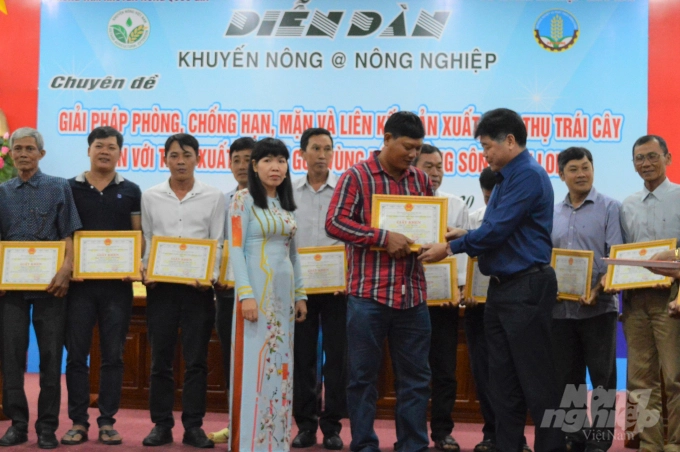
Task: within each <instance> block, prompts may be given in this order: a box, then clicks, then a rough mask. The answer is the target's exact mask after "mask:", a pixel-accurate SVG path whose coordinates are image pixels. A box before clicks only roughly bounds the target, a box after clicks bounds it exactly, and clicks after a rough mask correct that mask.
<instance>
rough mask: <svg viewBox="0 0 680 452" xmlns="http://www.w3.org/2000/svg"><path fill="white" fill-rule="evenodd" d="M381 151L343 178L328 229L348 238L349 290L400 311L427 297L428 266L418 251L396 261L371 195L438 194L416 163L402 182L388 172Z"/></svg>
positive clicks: (344, 239) (332, 201)
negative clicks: (377, 224) (375, 219)
mask: <svg viewBox="0 0 680 452" xmlns="http://www.w3.org/2000/svg"><path fill="white" fill-rule="evenodd" d="M379 154H380V151H375V152H373V153H372V154H371V155H370V156H369V158H368V159H367V160H365V161H363V162H360V163H357V164H356V165H354V166H353V167H351V168H350V169H348V170H347V171H346V172H345V173H344V174H343V175H342V176H341V177H340V180H339V181H338V183H337V185H336V187H335V192H334V193H333V198H332V199H331V203H330V206H329V208H328V214H327V216H326V232H327V233H328V235H329V236H331V237H334V238H336V239H338V240H341V241H343V242H345V249H346V250H347V261H348V265H349V271H348V273H349V278H348V281H347V292H348V293H349V294H350V295H354V296H355V297H360V298H369V299H372V300H375V301H377V302H378V303H382V304H384V305H387V306H389V307H392V308H395V309H408V308H412V307H414V306H417V305H419V304H420V303H423V302H425V300H427V285H426V283H425V274H424V272H423V266H422V264H421V263H420V262H418V260H417V259H416V258H417V255H416V254H415V253H412V254H410V255H408V256H407V257H405V258H403V259H392V258H391V257H390V256H389V255H388V254H387V253H386V252H385V251H373V250H371V249H370V248H371V246H380V247H385V246H386V245H387V241H388V232H387V231H386V230H383V229H376V228H372V227H371V226H370V224H371V202H372V201H371V199H372V196H373V194H374V193H376V194H384V195H411V196H433V195H434V193H433V191H432V186H431V185H430V181H429V179H428V178H427V175H426V174H425V173H424V172H422V171H420V170H419V169H417V168H415V167H410V168H409V169H408V170H406V171H405V172H404V173H403V175H402V176H401V178H400V179H399V180H395V179H393V178H392V176H390V175H389V174H387V172H386V171H385V170H384V169H383V168H382V166H381V165H380V162H379V161H378V155H379Z"/></svg>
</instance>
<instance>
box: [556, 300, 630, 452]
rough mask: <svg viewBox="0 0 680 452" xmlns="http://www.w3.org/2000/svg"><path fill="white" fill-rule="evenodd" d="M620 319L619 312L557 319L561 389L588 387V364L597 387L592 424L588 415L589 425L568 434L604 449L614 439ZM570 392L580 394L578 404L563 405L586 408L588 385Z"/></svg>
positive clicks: (573, 439)
mask: <svg viewBox="0 0 680 452" xmlns="http://www.w3.org/2000/svg"><path fill="white" fill-rule="evenodd" d="M564 303H568V302H564ZM617 320H618V312H607V313H605V314H601V315H598V316H595V317H591V318H588V319H580V320H575V319H573V320H572V319H555V320H553V330H552V331H553V343H554V344H555V369H556V370H557V382H558V388H559V391H560V393H562V392H564V390H565V388H566V386H567V385H573V386H574V387H575V388H576V389H578V388H579V386H583V388H585V384H586V367H587V368H588V371H589V372H590V379H591V381H592V383H593V388H594V390H593V400H596V402H595V403H594V404H593V406H592V411H591V418H592V428H591V423H590V422H589V421H588V418H587V417H586V418H585V420H586V422H587V425H586V426H584V428H581V429H579V430H578V431H575V432H573V431H572V432H568V433H567V437H568V438H570V439H571V440H572V441H575V442H579V443H587V444H589V445H594V446H596V447H597V448H599V449H603V450H608V449H609V448H610V447H611V445H612V441H613V439H614V420H615V416H616V414H615V413H616V405H615V403H616V324H617ZM570 394H571V395H574V396H576V395H578V398H579V400H578V401H575V400H572V401H573V402H576V403H575V405H576V406H571V407H565V406H563V407H562V408H566V409H569V408H572V409H586V408H585V407H586V403H587V393H586V391H585V389H583V391H576V390H574V391H570ZM598 405H599V406H598ZM577 428H578V427H577ZM571 430H573V429H571Z"/></svg>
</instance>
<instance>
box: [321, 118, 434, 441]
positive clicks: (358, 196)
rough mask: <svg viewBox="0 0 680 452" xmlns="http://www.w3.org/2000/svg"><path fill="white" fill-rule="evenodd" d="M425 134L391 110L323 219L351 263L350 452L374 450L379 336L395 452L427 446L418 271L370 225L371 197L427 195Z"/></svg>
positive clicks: (424, 334)
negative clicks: (392, 394) (380, 137)
mask: <svg viewBox="0 0 680 452" xmlns="http://www.w3.org/2000/svg"><path fill="white" fill-rule="evenodd" d="M424 136H425V130H424V128H423V125H422V122H421V121H420V118H419V117H418V116H416V115H415V114H413V113H410V112H397V113H394V114H393V115H392V116H390V118H389V119H388V120H387V122H386V123H385V135H384V145H383V148H382V150H380V151H375V152H373V153H372V154H371V155H369V157H368V158H367V159H366V160H365V161H363V162H360V163H358V164H356V165H354V166H353V167H352V168H350V169H349V170H347V171H346V172H345V173H344V174H343V175H342V176H341V177H340V180H339V181H338V183H337V185H336V188H335V192H334V194H333V198H332V200H331V203H330V206H329V209H328V215H327V217H326V232H327V233H328V235H329V236H331V237H333V238H336V239H338V240H341V241H343V242H345V244H346V250H347V256H348V264H349V272H348V274H349V277H348V281H347V292H348V295H349V297H348V305H347V346H348V364H349V385H348V387H347V405H348V410H349V419H350V427H351V430H352V442H351V444H350V450H352V451H379V450H380V449H379V447H378V437H377V436H376V434H375V430H374V429H373V420H374V418H375V413H376V401H377V397H378V390H377V388H376V383H377V380H378V372H379V370H380V363H381V361H382V360H381V358H382V347H383V343H384V342H385V339H388V343H389V347H390V355H391V357H392V362H393V365H394V370H395V377H396V382H395V388H396V391H397V407H396V425H397V443H396V444H395V449H396V450H397V451H408V452H418V451H424V450H427V448H428V445H429V440H428V437H427V401H428V399H429V396H430V389H429V383H430V376H431V375H430V368H429V365H428V362H427V357H428V354H429V350H430V318H429V313H428V310H427V305H426V303H425V301H426V299H427V295H426V283H425V275H424V273H423V267H422V265H421V263H420V262H418V260H417V259H416V257H417V256H416V254H415V253H413V254H412V253H411V250H410V245H411V244H412V243H413V241H412V240H410V239H408V238H407V237H406V236H404V235H402V234H399V233H397V232H391V231H386V230H383V229H376V228H372V227H371V226H370V224H371V209H372V205H371V198H372V195H373V194H374V193H376V194H386V195H411V196H433V194H434V193H433V190H432V186H431V184H430V181H429V179H428V177H427V175H426V174H425V173H424V172H422V171H421V170H419V169H417V168H415V167H412V166H411V164H412V163H413V161H414V160H415V159H416V157H417V156H418V155H419V153H420V149H421V147H422V145H423V137H424ZM372 247H380V248H383V250H381V251H378V250H375V249H372Z"/></svg>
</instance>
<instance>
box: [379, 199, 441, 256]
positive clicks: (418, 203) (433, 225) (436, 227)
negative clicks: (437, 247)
mask: <svg viewBox="0 0 680 452" xmlns="http://www.w3.org/2000/svg"><path fill="white" fill-rule="evenodd" d="M372 202H373V212H371V226H372V227H374V228H378V229H385V230H388V231H393V232H398V233H400V234H403V235H405V236H406V237H408V238H410V239H412V240H413V241H414V242H415V243H414V244H413V245H412V247H411V248H412V249H413V250H418V249H419V248H420V246H421V245H423V244H425V243H441V242H444V241H445V240H444V235H445V234H446V219H447V208H448V199H447V198H445V197H434V196H391V195H373V200H372Z"/></svg>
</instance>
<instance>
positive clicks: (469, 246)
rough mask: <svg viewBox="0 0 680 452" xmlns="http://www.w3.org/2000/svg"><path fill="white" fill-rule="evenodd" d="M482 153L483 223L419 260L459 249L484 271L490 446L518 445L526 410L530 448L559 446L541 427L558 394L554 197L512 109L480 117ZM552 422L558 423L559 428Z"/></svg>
mask: <svg viewBox="0 0 680 452" xmlns="http://www.w3.org/2000/svg"><path fill="white" fill-rule="evenodd" d="M475 138H479V140H480V142H481V144H482V147H483V149H484V157H485V158H486V160H487V162H488V163H489V166H490V167H491V169H492V170H493V171H494V172H496V173H497V174H496V177H497V180H498V183H497V185H496V187H495V188H494V191H493V193H492V194H491V199H489V204H488V206H487V210H486V214H485V216H484V221H483V223H482V225H481V226H480V227H479V228H478V229H475V230H474V231H470V232H469V233H468V231H466V230H463V229H454V230H453V231H451V232H450V233H449V234H447V239H453V241H451V242H449V243H448V244H445V243H439V244H431V245H426V246H424V247H423V250H424V253H423V254H422V255H421V256H420V259H421V260H423V261H425V262H434V261H438V260H441V259H443V258H445V257H446V256H447V255H453V254H457V253H461V252H465V253H467V254H469V255H470V256H472V257H475V256H479V269H480V271H481V272H482V273H483V274H485V275H490V276H491V283H490V286H489V292H488V295H487V303H486V312H485V316H484V317H485V318H484V327H485V329H486V338H487V343H488V349H489V376H490V381H489V389H490V392H491V401H492V403H493V405H494V407H495V410H496V448H497V449H498V450H501V451H504V452H505V451H509V452H511V451H513V450H521V448H522V445H523V444H522V435H523V432H524V425H525V421H526V408H527V407H528V408H529V411H530V412H531V417H532V418H533V419H534V422H535V423H536V424H537V425H539V426H540V427H537V428H536V442H535V449H536V451H537V452H544V451H562V450H564V448H565V445H564V436H563V434H562V433H561V431H560V429H559V428H553V427H543V426H542V421H543V417H544V413H545V412H546V410H550V409H554V408H557V405H558V403H559V394H558V391H557V385H556V384H555V369H554V363H553V355H552V353H553V351H552V346H551V323H552V309H553V306H554V304H555V300H556V298H557V280H556V278H555V272H554V271H553V269H552V268H551V267H550V265H549V263H550V255H551V253H552V242H551V239H550V233H551V231H552V222H553V205H554V195H553V189H552V185H551V184H550V179H549V177H548V174H547V173H546V172H545V170H544V169H543V168H542V167H541V166H540V165H539V164H538V163H537V162H536V161H535V160H534V159H533V158H532V157H531V155H530V154H529V152H528V151H527V150H526V140H527V131H526V127H525V125H524V121H523V120H522V118H521V117H520V116H519V115H518V114H517V113H516V112H514V111H512V110H508V109H504V108H499V109H496V110H491V111H489V112H487V113H486V114H484V115H483V116H482V118H481V120H480V121H479V124H478V125H477V129H476V130H475ZM558 427H559V426H558Z"/></svg>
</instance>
